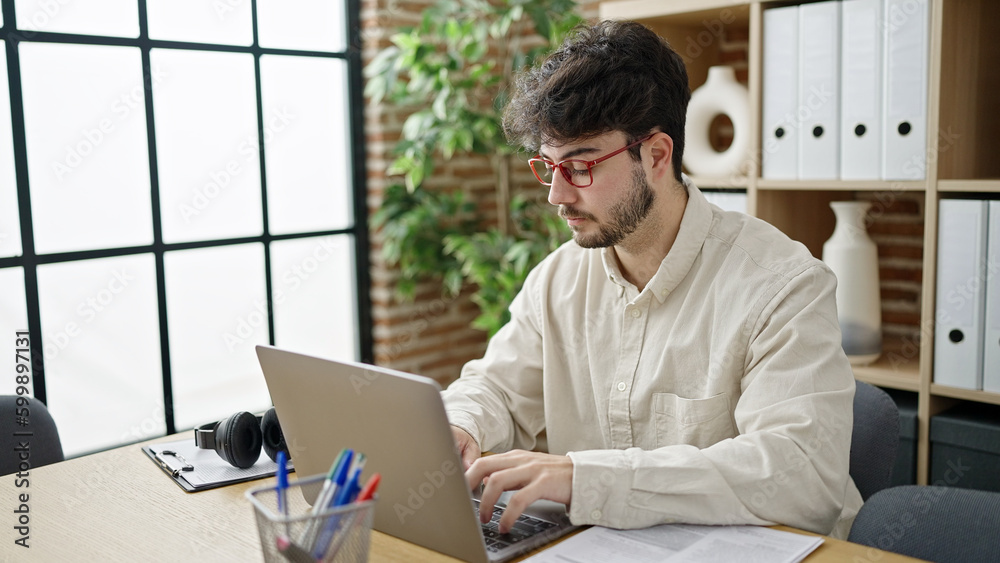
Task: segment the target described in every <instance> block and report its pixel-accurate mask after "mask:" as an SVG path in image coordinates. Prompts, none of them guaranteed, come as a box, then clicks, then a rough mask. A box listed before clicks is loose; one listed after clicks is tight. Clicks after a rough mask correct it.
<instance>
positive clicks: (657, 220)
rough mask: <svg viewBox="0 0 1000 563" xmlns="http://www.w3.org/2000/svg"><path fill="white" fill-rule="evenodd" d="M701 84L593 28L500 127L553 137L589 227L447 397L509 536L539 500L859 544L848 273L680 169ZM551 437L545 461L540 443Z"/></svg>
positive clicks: (590, 515) (635, 517) (556, 174)
mask: <svg viewBox="0 0 1000 563" xmlns="http://www.w3.org/2000/svg"><path fill="white" fill-rule="evenodd" d="M689 97H690V92H689V89H688V85H687V74H686V71H685V69H684V63H683V62H682V61H681V59H680V57H679V56H678V55H677V54H676V53H675V52H673V51H672V50H671V49H670V47H669V45H667V43H666V42H665V41H664V40H662V39H661V38H659V37H658V36H657V35H655V34H654V33H653V32H651V31H650V30H648V29H647V28H645V27H643V26H642V25H639V24H636V23H625V22H602V23H600V24H597V25H596V26H594V27H592V28H589V29H583V30H580V31H579V32H578V34H577V35H576V36H574V37H572V38H570V39H569V40H567V42H566V43H565V44H564V45H563V46H562V47H561V48H560V49H559V50H558V51H556V52H555V53H553V54H552V55H551V56H550V57H549V58H548V59H547V60H546V61H545V62H544V63H543V64H542V65H541V66H540V67H539V68H537V69H535V70H532V71H530V72H528V73H527V74H526V75H524V76H522V77H521V78H520V80H519V82H518V84H517V86H516V92H515V93H514V96H513V98H512V100H511V102H510V105H509V107H508V109H507V111H506V114H505V116H504V128H505V131H506V133H507V135H508V137H509V138H510V139H512V140H515V141H517V142H520V143H521V144H522V145H524V146H526V147H528V148H529V149H530V150H537V151H538V154H539V156H538V157H537V158H535V159H532V160H531V162H530V164H531V166H532V169H533V170H534V172H535V174H536V176H537V177H538V179H539V180H540V181H541V182H542V183H543V184H545V185H547V186H549V202H550V203H552V204H553V205H556V206H558V207H559V214H560V216H561V217H563V218H564V219H565V220H566V221H567V222H568V223H569V225H570V227H571V228H572V230H573V240H572V241H570V242H568V243H566V244H565V245H563V246H562V247H560V248H559V249H558V250H556V251H555V252H553V253H552V254H551V255H550V256H548V257H547V258H546V259H545V260H544V261H543V262H542V263H541V264H539V265H538V267H536V268H535V269H534V270H533V271H532V272H531V274H530V275H529V276H528V279H527V281H526V282H525V285H524V288H523V289H522V290H521V292H520V294H519V295H518V296H517V298H516V299H515V300H514V302H513V303H512V304H511V307H510V309H511V317H512V318H511V321H510V322H509V323H508V324H507V325H506V326H505V327H504V328H503V329H502V330H500V331H499V332H498V333H497V334H496V336H494V337H493V339H492V340H491V341H490V343H489V346H488V348H487V351H486V354H485V356H484V357H483V358H482V359H480V360H475V361H472V362H469V363H468V364H467V365H466V366H465V367H464V368H463V370H462V376H461V378H460V379H459V380H457V381H456V382H455V383H453V384H452V385H451V386H450V387H449V388H448V389H447V390H446V391H445V392H444V398H445V404H446V408H447V411H448V416H449V420H450V422H451V423H452V425H453V432H454V434H455V440H456V443H457V445H458V448H459V450H460V452H461V455H462V459H463V462H464V464H465V466H466V477H467V479H468V481H469V482H470V485H478V484H479V483H480V482H481V481H482V480H484V479H485V480H486V483H485V488H484V490H483V495H482V508H481V513H482V514H483V515H484V520H485V519H487V518H488V516H489V515H490V513H491V512H492V508H493V505H494V503H495V502H496V500H497V498H498V497H499V495H500V493H501V492H503V491H508V490H516V491H517V492H516V493H514V495H513V496H512V498H511V499H510V501H509V502H508V505H507V508H506V510H505V512H504V515H503V518H502V520H501V521H500V528H501V530H507V529H509V527H510V526H511V525H512V524H513V522H514V520H515V519H516V517H517V515H519V514H520V513H521V512H522V511H523V510H524V508H525V507H526V506H527V505H528V504H530V503H531V502H533V501H534V500H537V499H540V498H544V499H549V500H554V501H557V502H563V503H566V504H567V507H568V509H569V515H570V519H571V520H572V521H573V522H574V523H577V524H598V525H603V526H609V527H614V528H637V527H645V526H651V525H655V524H661V523H667V522H685V523H695V524H760V525H768V524H774V523H780V524H787V525H790V526H795V527H798V528H803V529H806V530H811V531H814V532H819V533H823V534H832V535H834V536H836V537H841V538H843V537H846V535H847V532H848V531H849V528H850V524H851V522H852V521H853V518H854V515H855V514H856V513H857V510H858V508H860V506H861V502H862V501H861V496H860V494H859V493H858V490H857V488H856V487H855V485H854V483H853V481H852V480H851V478H850V476H849V475H848V457H849V450H850V440H851V428H852V415H853V412H852V411H853V409H852V401H853V396H854V378H853V373H852V371H851V368H850V365H849V363H848V361H847V357H846V356H845V354H844V352H843V350H842V348H841V344H840V328H839V325H838V322H837V313H836V305H835V301H834V295H835V288H836V279H835V277H834V275H833V274H832V273H831V272H830V270H829V269H828V268H827V267H826V266H825V265H824V264H823V263H822V262H820V261H818V260H816V259H815V258H814V257H812V256H811V255H810V254H809V252H808V251H807V250H806V248H805V247H804V246H802V245H801V244H799V243H797V242H793V241H791V240H790V239H788V238H787V237H786V236H784V235H783V234H782V233H780V232H779V231H778V230H776V229H775V228H773V227H772V226H770V225H768V224H766V223H764V222H762V221H759V220H757V219H754V218H752V217H749V216H746V215H743V214H737V213H727V212H723V211H722V210H720V209H719V208H717V207H715V206H712V205H710V204H709V203H708V202H707V201H706V200H705V198H704V196H703V195H702V194H701V192H700V191H699V190H698V188H697V187H695V186H694V185H693V184H692V183H691V182H690V181H688V180H687V178H686V177H683V176H682V175H681V156H682V153H683V147H684V117H685V111H686V106H687V102H688V99H689ZM543 431H544V432H545V434H546V437H547V450H548V453H541V452H532V451H526V450H531V449H533V448H536V446H537V444H538V438H539V436H540V434H541V433H542V432H543ZM514 448H519V449H517V450H515V449H514ZM484 450H489V451H494V452H506V453H501V454H498V455H493V456H486V457H482V458H481V457H480V454H481V452H482V451H484ZM511 450H513V451H511Z"/></svg>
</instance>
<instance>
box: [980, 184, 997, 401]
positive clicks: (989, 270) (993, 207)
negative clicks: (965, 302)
mask: <svg viewBox="0 0 1000 563" xmlns="http://www.w3.org/2000/svg"><path fill="white" fill-rule="evenodd" d="M988 233H989V234H988V235H987V242H986V319H985V338H984V341H983V350H984V352H983V390H984V391H992V392H994V393H1000V201H991V202H990V212H989V231H988Z"/></svg>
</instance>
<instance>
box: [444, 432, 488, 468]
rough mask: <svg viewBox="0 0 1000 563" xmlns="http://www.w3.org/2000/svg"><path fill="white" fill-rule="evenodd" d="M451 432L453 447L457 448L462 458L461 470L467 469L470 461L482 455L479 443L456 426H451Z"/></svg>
mask: <svg viewBox="0 0 1000 563" xmlns="http://www.w3.org/2000/svg"><path fill="white" fill-rule="evenodd" d="M451 434H452V436H454V438H455V447H457V448H458V455H459V456H460V457H461V458H462V470H463V471H468V469H469V466H470V465H472V462H474V461H476V460H477V459H479V457H480V456H482V455H483V452H482V451H480V449H479V444H477V443H476V441H475V440H474V439H473V438H472V436H471V435H469V433H468V432H466V431H465V430H462V429H461V428H459V427H457V426H452V427H451Z"/></svg>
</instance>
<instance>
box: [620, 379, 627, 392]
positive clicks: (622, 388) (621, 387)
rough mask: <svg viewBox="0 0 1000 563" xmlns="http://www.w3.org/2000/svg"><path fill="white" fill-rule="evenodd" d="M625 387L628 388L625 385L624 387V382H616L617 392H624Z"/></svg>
mask: <svg viewBox="0 0 1000 563" xmlns="http://www.w3.org/2000/svg"><path fill="white" fill-rule="evenodd" d="M626 387H628V386H627V385H625V382H624V381H619V382H618V390H619V391H624V390H625V388H626Z"/></svg>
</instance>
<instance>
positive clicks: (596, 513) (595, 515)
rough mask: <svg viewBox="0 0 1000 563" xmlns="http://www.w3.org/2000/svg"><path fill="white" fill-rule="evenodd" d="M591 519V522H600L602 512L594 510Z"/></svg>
mask: <svg viewBox="0 0 1000 563" xmlns="http://www.w3.org/2000/svg"><path fill="white" fill-rule="evenodd" d="M590 519H591V520H600V519H601V511H600V510H594V511H592V512H591V513H590Z"/></svg>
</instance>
